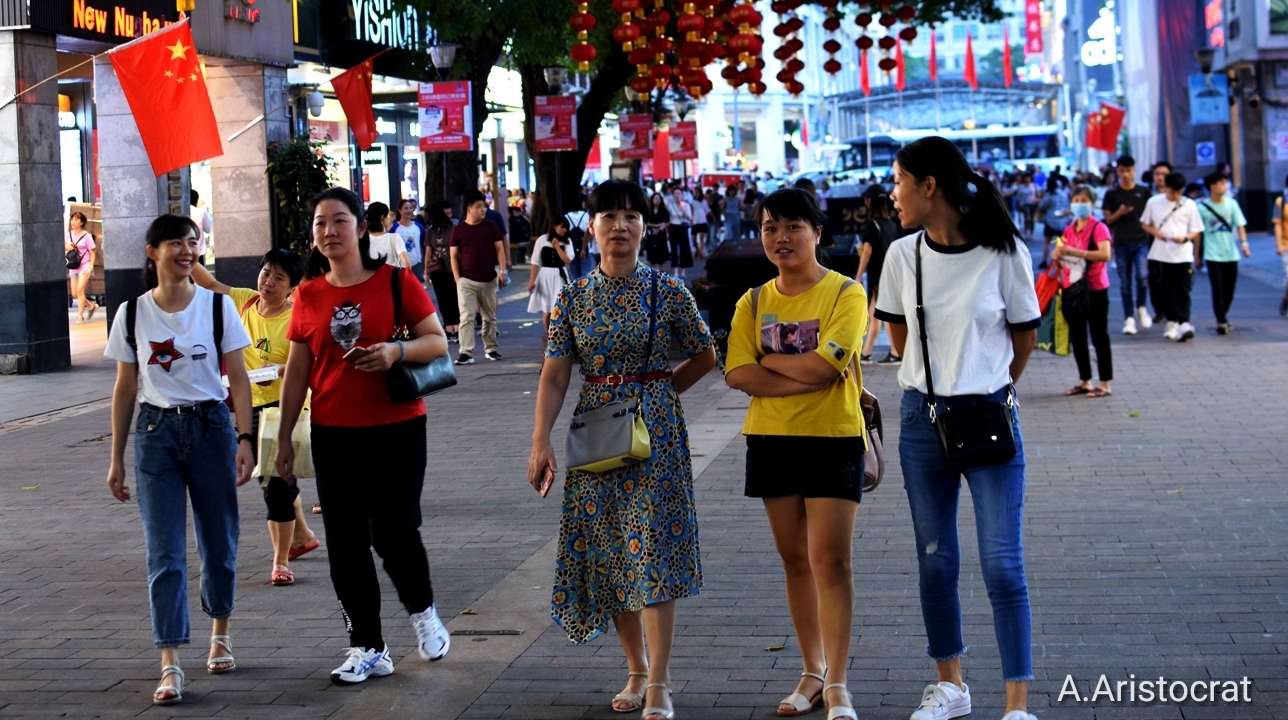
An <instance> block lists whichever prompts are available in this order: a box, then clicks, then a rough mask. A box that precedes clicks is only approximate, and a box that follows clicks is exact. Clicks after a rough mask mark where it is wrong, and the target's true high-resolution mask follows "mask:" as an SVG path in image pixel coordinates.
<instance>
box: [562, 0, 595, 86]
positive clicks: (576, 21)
mask: <svg viewBox="0 0 1288 720" xmlns="http://www.w3.org/2000/svg"><path fill="white" fill-rule="evenodd" d="M568 26H569V27H571V28H572V29H573V32H576V33H577V44H576V45H573V46H572V49H571V50H569V51H568V56H569V57H571V58H572V59H573V62H576V63H577V69H578V70H580V71H582V72H586V71H587V70H589V69H590V61H592V60H594V59H595V55H596V52H595V46H594V45H591V44H590V42H588V38H589V37H590V31H591V30H593V29H594V28H595V16H594V15H591V14H590V5H589V4H588V3H585V2H578V3H577V12H575V13H573V15H572V17H570V18H568Z"/></svg>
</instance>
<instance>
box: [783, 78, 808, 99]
mask: <svg viewBox="0 0 1288 720" xmlns="http://www.w3.org/2000/svg"><path fill="white" fill-rule="evenodd" d="M787 92H789V93H791V94H792V96H793V97H797V96H799V95H800V94H801V93H803V92H805V86H804V85H802V84H801V83H800V82H799V81H796V80H793V81H791V82H789V83H787Z"/></svg>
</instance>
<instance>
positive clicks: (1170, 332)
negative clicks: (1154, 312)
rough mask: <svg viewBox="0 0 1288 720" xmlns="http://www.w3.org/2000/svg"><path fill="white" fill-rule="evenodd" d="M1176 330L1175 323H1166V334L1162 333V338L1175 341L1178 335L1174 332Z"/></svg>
mask: <svg viewBox="0 0 1288 720" xmlns="http://www.w3.org/2000/svg"><path fill="white" fill-rule="evenodd" d="M1176 328H1177V324H1176V323H1174V322H1168V323H1167V330H1166V332H1164V333H1163V337H1165V338H1167V339H1168V340H1175V339H1176V337H1177V335H1178V333H1177V331H1176Z"/></svg>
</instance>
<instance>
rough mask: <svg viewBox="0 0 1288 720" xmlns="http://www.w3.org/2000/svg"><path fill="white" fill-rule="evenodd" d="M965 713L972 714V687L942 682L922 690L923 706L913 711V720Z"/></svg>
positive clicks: (946, 719) (948, 717)
mask: <svg viewBox="0 0 1288 720" xmlns="http://www.w3.org/2000/svg"><path fill="white" fill-rule="evenodd" d="M963 715H970V687H969V686H967V685H965V684H963V685H962V687H960V688H959V687H957V686H956V685H955V684H953V683H950V682H941V683H939V684H938V685H927V686H926V689H925V690H923V691H922V693H921V707H919V708H917V709H916V710H914V711H913V713H912V718H911V720H951V719H952V718H958V717H961V716H963ZM1003 720H1006V719H1005V718H1004V719H1003ZM1011 720H1014V718H1011Z"/></svg>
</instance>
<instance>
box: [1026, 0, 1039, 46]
mask: <svg viewBox="0 0 1288 720" xmlns="http://www.w3.org/2000/svg"><path fill="white" fill-rule="evenodd" d="M1024 54H1025V55H1041V54H1042V0H1024Z"/></svg>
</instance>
